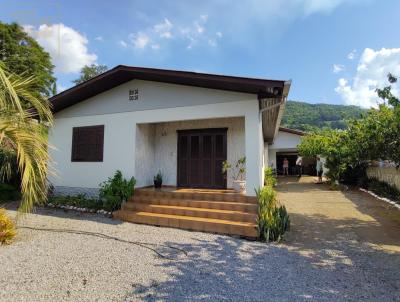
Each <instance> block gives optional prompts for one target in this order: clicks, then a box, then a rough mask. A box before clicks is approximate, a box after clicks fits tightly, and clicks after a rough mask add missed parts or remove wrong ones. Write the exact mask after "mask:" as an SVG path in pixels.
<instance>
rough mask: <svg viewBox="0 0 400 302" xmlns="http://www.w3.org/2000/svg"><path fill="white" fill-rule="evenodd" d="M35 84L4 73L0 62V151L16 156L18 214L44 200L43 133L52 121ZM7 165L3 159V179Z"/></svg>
mask: <svg viewBox="0 0 400 302" xmlns="http://www.w3.org/2000/svg"><path fill="white" fill-rule="evenodd" d="M36 80H37V79H36V77H35V76H34V75H32V76H29V77H25V78H22V77H19V76H17V75H15V74H12V73H8V72H6V71H5V66H4V63H2V62H0V149H2V150H5V151H6V152H10V153H14V154H16V157H17V163H18V169H19V172H20V175H21V193H22V201H21V204H20V207H19V210H20V211H22V212H29V211H30V210H31V209H32V207H33V205H34V204H35V203H36V202H42V201H45V200H46V197H47V181H46V179H47V171H48V162H49V154H48V143H47V133H48V127H49V126H51V124H52V120H53V118H52V113H51V109H50V104H49V102H48V100H47V99H46V98H45V97H43V96H42V95H41V94H38V93H36V90H35V89H36V87H37V83H36ZM24 104H25V105H29V109H26V108H25V106H24ZM11 165H12V162H11V161H7V158H5V160H3V163H2V167H1V168H2V169H1V172H2V175H1V176H2V178H3V179H4V178H7V177H8V176H9V174H10V167H11Z"/></svg>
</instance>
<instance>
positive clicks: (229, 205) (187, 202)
mask: <svg viewBox="0 0 400 302" xmlns="http://www.w3.org/2000/svg"><path fill="white" fill-rule="evenodd" d="M130 203H144V204H153V205H162V206H177V207H192V208H204V209H215V210H230V211H239V212H245V213H250V214H257V210H258V205H257V204H253V203H244V202H228V201H207V200H191V199H171V198H159V197H139V196H135V197H134V198H133V199H131V200H129V201H128V202H127V204H130Z"/></svg>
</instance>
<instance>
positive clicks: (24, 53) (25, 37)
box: [0, 22, 56, 109]
mask: <svg viewBox="0 0 400 302" xmlns="http://www.w3.org/2000/svg"><path fill="white" fill-rule="evenodd" d="M0 37H1V40H0V49H1V52H0V61H2V62H3V63H4V65H5V66H6V68H7V69H8V70H9V71H10V72H11V73H14V74H18V75H23V74H25V75H29V76H32V77H33V78H35V83H34V85H33V88H34V93H35V94H36V95H46V96H50V95H52V94H54V93H55V92H56V91H55V90H56V89H55V83H56V78H55V77H54V75H53V69H54V65H53V64H52V62H51V57H50V55H49V53H47V52H46V51H45V50H44V49H43V47H42V46H40V44H39V43H38V42H37V41H36V40H35V39H34V38H32V37H31V36H29V31H26V30H24V28H23V27H22V26H20V25H19V24H17V23H12V24H6V23H2V22H0ZM22 103H23V108H24V109H27V108H29V107H30V105H31V104H29V102H26V103H25V102H24V100H22Z"/></svg>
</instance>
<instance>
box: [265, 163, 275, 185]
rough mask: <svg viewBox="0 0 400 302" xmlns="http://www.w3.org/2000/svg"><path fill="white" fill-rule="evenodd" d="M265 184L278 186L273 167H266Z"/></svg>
mask: <svg viewBox="0 0 400 302" xmlns="http://www.w3.org/2000/svg"><path fill="white" fill-rule="evenodd" d="M264 185H265V186H270V187H274V186H276V178H275V176H274V171H273V170H272V168H271V167H267V168H265V169H264Z"/></svg>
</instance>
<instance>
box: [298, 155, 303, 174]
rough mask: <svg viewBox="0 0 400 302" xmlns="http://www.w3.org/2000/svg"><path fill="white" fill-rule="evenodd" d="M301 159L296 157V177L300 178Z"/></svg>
mask: <svg viewBox="0 0 400 302" xmlns="http://www.w3.org/2000/svg"><path fill="white" fill-rule="evenodd" d="M302 166H303V158H302V157H301V156H300V155H297V159H296V169H297V176H298V177H301V175H302V172H303V167H302Z"/></svg>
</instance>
